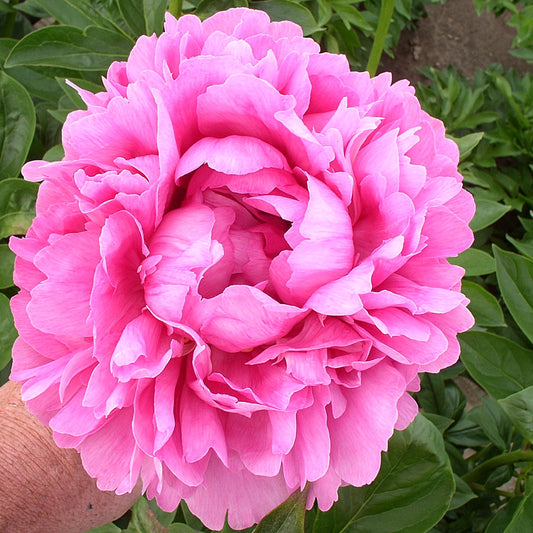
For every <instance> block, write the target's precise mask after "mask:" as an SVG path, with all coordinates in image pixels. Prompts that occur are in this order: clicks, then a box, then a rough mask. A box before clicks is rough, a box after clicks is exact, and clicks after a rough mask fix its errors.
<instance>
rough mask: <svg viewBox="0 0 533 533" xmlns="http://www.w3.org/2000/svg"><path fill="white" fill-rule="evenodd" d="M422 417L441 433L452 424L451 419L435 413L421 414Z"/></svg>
mask: <svg viewBox="0 0 533 533" xmlns="http://www.w3.org/2000/svg"><path fill="white" fill-rule="evenodd" d="M423 415H424V416H425V417H426V418H427V419H428V420H429V421H430V422H431V423H432V424H433V425H434V426H435V427H436V428H437V429H438V430H439V431H440V432H441V433H444V432H445V431H446V430H447V429H448V428H449V427H450V426H451V425H452V424H453V423H454V420H453V418H448V417H447V416H442V415H438V414H436V413H423Z"/></svg>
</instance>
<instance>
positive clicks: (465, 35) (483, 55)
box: [383, 0, 533, 84]
mask: <svg viewBox="0 0 533 533" xmlns="http://www.w3.org/2000/svg"><path fill="white" fill-rule="evenodd" d="M426 10H427V13H428V16H427V17H424V18H423V19H421V20H419V21H418V22H417V24H416V28H415V29H414V30H406V31H404V32H403V34H402V36H401V39H400V43H399V46H398V48H397V50H396V57H395V58H394V59H393V58H390V57H387V56H384V57H383V70H389V71H391V72H392V73H393V76H394V79H395V80H398V79H401V78H407V79H409V80H410V81H411V82H412V83H414V84H416V83H419V82H420V81H422V80H424V77H423V76H422V75H421V74H420V72H419V71H418V69H419V68H421V67H435V68H439V69H442V68H445V67H447V66H448V65H450V64H451V65H453V66H454V67H455V68H456V69H457V70H459V71H460V72H462V73H463V74H464V75H466V76H467V77H468V78H470V79H472V78H473V75H474V72H475V71H476V70H478V69H484V68H485V67H487V66H488V65H490V64H491V63H501V64H502V65H503V67H504V69H505V70H507V69H509V68H511V67H514V68H515V69H517V70H518V71H520V72H526V71H527V72H533V66H532V65H529V64H528V63H527V62H526V61H524V60H522V59H518V58H516V57H514V56H512V55H511V54H509V50H510V49H511V43H512V41H513V38H514V36H515V34H516V31H515V29H514V28H511V27H510V26H508V25H507V24H506V21H507V20H509V18H510V17H509V16H508V14H505V15H503V16H501V17H496V16H495V15H493V14H491V13H485V12H484V13H482V14H481V15H479V16H478V14H477V13H476V10H475V9H474V2H473V0H447V1H446V2H445V3H444V4H432V5H428V6H426Z"/></svg>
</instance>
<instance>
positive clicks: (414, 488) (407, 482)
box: [313, 416, 455, 533]
mask: <svg viewBox="0 0 533 533" xmlns="http://www.w3.org/2000/svg"><path fill="white" fill-rule="evenodd" d="M454 490H455V483H454V478H453V473H452V470H451V467H450V463H449V459H448V455H447V454H446V451H445V449H444V443H443V440H442V437H441V435H440V433H439V431H438V430H437V429H436V428H435V426H433V425H432V424H431V422H429V421H428V420H426V419H425V418H424V417H423V416H418V417H417V418H416V419H415V421H414V422H413V423H412V424H411V425H410V426H409V427H408V428H407V429H406V430H404V431H401V432H396V433H395V434H394V435H393V437H392V439H391V440H390V442H389V452H388V453H386V454H383V455H382V465H381V470H380V472H379V475H378V477H377V478H376V480H375V481H374V482H373V483H371V484H370V485H367V486H364V487H359V488H357V487H344V488H341V489H340V490H339V501H338V502H337V503H336V504H334V506H333V508H332V509H331V510H330V511H328V512H327V513H318V514H317V517H316V519H315V523H314V526H313V533H340V532H342V533H350V532H354V533H355V532H357V533H376V532H379V533H391V532H402V533H423V532H425V531H427V530H428V529H430V528H431V527H432V526H433V525H435V524H436V523H437V522H438V521H439V520H440V518H441V517H442V516H443V515H444V513H445V512H446V510H447V509H448V506H449V504H450V501H451V498H452V496H453V493H454Z"/></svg>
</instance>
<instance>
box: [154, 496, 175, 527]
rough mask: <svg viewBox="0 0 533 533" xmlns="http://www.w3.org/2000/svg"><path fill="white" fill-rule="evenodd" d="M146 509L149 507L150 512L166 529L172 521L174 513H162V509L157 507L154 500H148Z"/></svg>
mask: <svg viewBox="0 0 533 533" xmlns="http://www.w3.org/2000/svg"><path fill="white" fill-rule="evenodd" d="M148 507H150V510H151V511H152V513H154V516H155V517H156V519H157V521H158V522H159V523H160V524H162V525H163V526H165V527H168V526H170V524H172V522H173V521H174V517H175V516H176V511H174V512H170V513H168V512H166V511H163V509H161V508H160V507H159V506H158V505H157V502H156V501H155V500H148Z"/></svg>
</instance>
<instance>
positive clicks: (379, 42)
mask: <svg viewBox="0 0 533 533" xmlns="http://www.w3.org/2000/svg"><path fill="white" fill-rule="evenodd" d="M395 1H396V0H381V10H380V12H379V20H378V27H377V29H376V36H375V37H374V42H373V43H372V50H370V57H369V58H368V64H367V66H366V70H368V72H369V73H370V75H371V76H375V75H376V71H377V70H378V66H379V60H380V59H381V54H382V53H383V48H384V47H385V39H386V38H387V32H388V31H389V26H390V23H391V20H392V13H393V12H394V4H395Z"/></svg>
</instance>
